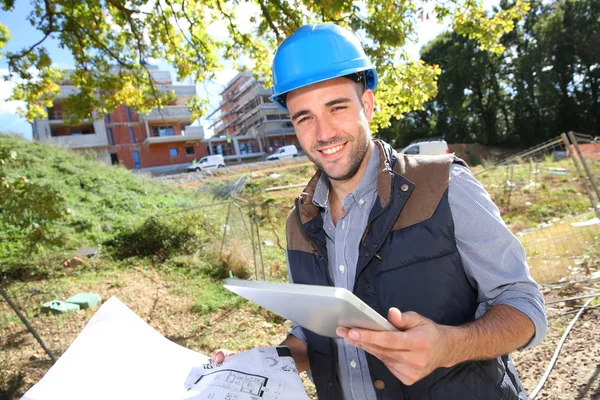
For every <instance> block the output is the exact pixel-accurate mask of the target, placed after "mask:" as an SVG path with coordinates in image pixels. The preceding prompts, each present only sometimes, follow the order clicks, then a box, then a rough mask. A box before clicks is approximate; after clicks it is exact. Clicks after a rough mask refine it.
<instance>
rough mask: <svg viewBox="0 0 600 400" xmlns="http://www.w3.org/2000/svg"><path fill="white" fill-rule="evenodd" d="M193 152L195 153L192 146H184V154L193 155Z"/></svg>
mask: <svg viewBox="0 0 600 400" xmlns="http://www.w3.org/2000/svg"><path fill="white" fill-rule="evenodd" d="M194 154H196V153H195V152H194V146H185V155H186V156H193V155H194Z"/></svg>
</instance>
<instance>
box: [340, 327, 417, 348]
mask: <svg viewBox="0 0 600 400" xmlns="http://www.w3.org/2000/svg"><path fill="white" fill-rule="evenodd" d="M412 336H413V335H411V334H410V333H409V332H383V331H372V330H369V329H358V328H352V329H350V331H349V332H348V334H347V335H346V337H345V338H344V339H345V340H346V341H348V340H350V341H352V342H356V343H361V344H363V345H367V344H370V345H376V346H379V347H382V348H385V349H394V350H410V349H411V344H412V342H413V341H414V339H413V338H412ZM349 344H353V343H349ZM353 345H354V344H353ZM357 347H358V346H357Z"/></svg>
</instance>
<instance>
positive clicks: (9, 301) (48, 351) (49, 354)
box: [0, 287, 56, 364]
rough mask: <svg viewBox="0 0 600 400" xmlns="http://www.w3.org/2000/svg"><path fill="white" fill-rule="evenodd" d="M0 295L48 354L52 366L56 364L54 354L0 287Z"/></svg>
mask: <svg viewBox="0 0 600 400" xmlns="http://www.w3.org/2000/svg"><path fill="white" fill-rule="evenodd" d="M0 294H2V297H4V300H6V302H7V303H8V305H9V306H10V308H12V309H13V311H14V312H15V313H16V314H17V316H18V317H19V319H20V320H21V322H23V324H24V325H25V326H26V327H27V330H28V331H29V333H31V334H32V335H33V337H34V338H35V340H37V342H38V343H39V344H40V346H42V349H44V351H45V352H46V354H48V357H50V359H51V360H52V364H54V363H55V362H56V357H54V354H52V352H51V351H50V349H49V348H48V347H46V344H45V343H44V341H43V340H42V338H41V337H40V336H39V335H38V334H37V332H36V331H35V329H33V326H31V324H29V321H27V318H25V316H24V315H23V314H22V313H21V311H20V310H19V307H17V305H16V304H15V303H14V302H13V301H12V299H11V298H10V297H9V296H8V293H6V292H5V291H4V289H2V288H1V287H0Z"/></svg>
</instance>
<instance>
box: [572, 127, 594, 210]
mask: <svg viewBox="0 0 600 400" xmlns="http://www.w3.org/2000/svg"><path fill="white" fill-rule="evenodd" d="M568 135H569V139H571V143H573V145H574V146H575V150H576V151H577V154H579V161H581V164H582V165H583V168H584V169H585V172H587V175H588V178H589V179H590V182H591V184H592V187H593V188H594V191H595V192H596V196H597V197H598V200H600V190H598V184H597V183H596V179H595V178H594V175H593V174H592V171H591V170H590V167H589V166H588V164H587V161H586V159H585V157H584V156H583V153H582V152H581V149H580V148H579V143H577V138H575V135H574V134H573V132H571V131H570V132H569V133H568ZM596 209H597V208H596ZM599 218H600V216H599Z"/></svg>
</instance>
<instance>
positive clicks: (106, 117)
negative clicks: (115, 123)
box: [104, 114, 110, 124]
mask: <svg viewBox="0 0 600 400" xmlns="http://www.w3.org/2000/svg"><path fill="white" fill-rule="evenodd" d="M104 121H105V122H106V123H107V124H110V114H106V115H105V116H104Z"/></svg>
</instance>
